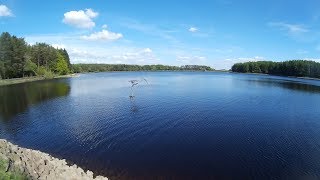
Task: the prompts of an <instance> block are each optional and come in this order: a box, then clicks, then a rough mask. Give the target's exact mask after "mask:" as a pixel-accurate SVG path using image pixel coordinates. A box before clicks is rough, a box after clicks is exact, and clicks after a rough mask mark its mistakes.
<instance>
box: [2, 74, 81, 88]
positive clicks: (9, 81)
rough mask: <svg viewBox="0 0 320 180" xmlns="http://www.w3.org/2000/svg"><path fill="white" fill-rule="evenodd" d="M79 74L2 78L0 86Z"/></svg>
mask: <svg viewBox="0 0 320 180" xmlns="http://www.w3.org/2000/svg"><path fill="white" fill-rule="evenodd" d="M78 76H80V75H79V74H67V75H60V76H55V77H53V78H46V77H43V76H32V77H23V78H14V79H2V80H0V86H6V85H13V84H21V83H26V82H34V81H42V80H50V79H60V78H71V77H78Z"/></svg>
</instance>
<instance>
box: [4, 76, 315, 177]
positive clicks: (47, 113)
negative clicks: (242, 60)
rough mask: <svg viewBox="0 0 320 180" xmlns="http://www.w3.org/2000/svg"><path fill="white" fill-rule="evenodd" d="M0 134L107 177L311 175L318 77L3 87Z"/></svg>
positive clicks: (103, 79) (86, 79) (105, 79)
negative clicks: (132, 92)
mask: <svg viewBox="0 0 320 180" xmlns="http://www.w3.org/2000/svg"><path fill="white" fill-rule="evenodd" d="M141 78H146V79H147V80H148V82H149V84H146V83H144V82H141V83H140V85H139V86H137V87H136V88H135V90H134V93H135V98H134V99H133V100H130V98H129V95H130V93H131V90H130V83H129V82H128V81H129V80H131V79H141ZM0 138H5V139H7V140H9V141H11V142H13V143H16V144H18V145H20V146H23V147H27V148H32V149H37V150H41V151H43V152H47V153H49V154H52V155H53V156H56V157H58V158H65V159H67V160H68V161H69V162H70V163H76V164H78V165H79V166H81V167H83V168H88V169H90V170H93V171H94V172H95V173H98V174H101V175H105V176H108V177H110V178H111V179H112V178H113V179H214V178H217V179H306V178H315V179H316V178H320V81H315V80H303V79H294V78H284V77H276V76H263V75H246V74H232V73H217V72H112V73H97V74H82V75H81V76H80V77H78V78H70V79H59V80H50V81H39V82H32V83H26V84H19V85H12V86H6V87H0Z"/></svg>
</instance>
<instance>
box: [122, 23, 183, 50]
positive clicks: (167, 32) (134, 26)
mask: <svg viewBox="0 0 320 180" xmlns="http://www.w3.org/2000/svg"><path fill="white" fill-rule="evenodd" d="M120 25H122V26H124V27H126V28H128V29H131V30H135V31H139V32H142V33H144V34H146V35H151V36H154V37H159V38H162V39H165V40H167V41H168V42H169V43H171V44H179V43H180V41H179V40H178V39H177V38H176V37H175V36H173V35H172V33H177V32H178V31H176V30H172V29H164V28H161V27H159V26H158V25H154V24H147V23H141V22H139V21H137V20H134V19H122V20H121V23H120Z"/></svg>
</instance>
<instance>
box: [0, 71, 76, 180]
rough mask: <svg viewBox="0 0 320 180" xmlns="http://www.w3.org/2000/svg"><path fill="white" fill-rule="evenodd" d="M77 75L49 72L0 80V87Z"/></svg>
mask: <svg viewBox="0 0 320 180" xmlns="http://www.w3.org/2000/svg"><path fill="white" fill-rule="evenodd" d="M75 76H76V75H75V74H68V75H60V76H59V75H55V74H53V73H51V72H47V73H46V74H45V75H43V76H33V77H24V78H15V79H0V86H6V85H11V84H20V83H26V82H33V81H41V80H46V79H57V78H69V77H75ZM0 180H1V179H0Z"/></svg>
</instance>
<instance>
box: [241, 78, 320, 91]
mask: <svg viewBox="0 0 320 180" xmlns="http://www.w3.org/2000/svg"><path fill="white" fill-rule="evenodd" d="M245 81H247V82H249V83H254V84H257V85H264V86H276V87H281V88H284V89H290V90H295V91H303V92H309V93H320V86H317V85H313V84H304V83H301V82H297V81H284V80H279V81H276V80H275V79H270V80H268V79H265V80H261V79H259V80H258V79H246V80H245Z"/></svg>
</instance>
